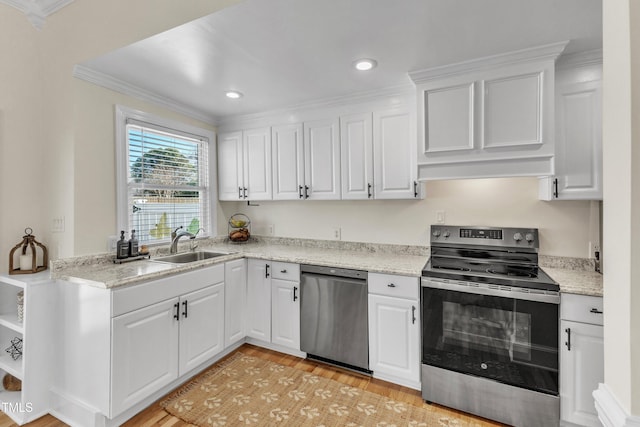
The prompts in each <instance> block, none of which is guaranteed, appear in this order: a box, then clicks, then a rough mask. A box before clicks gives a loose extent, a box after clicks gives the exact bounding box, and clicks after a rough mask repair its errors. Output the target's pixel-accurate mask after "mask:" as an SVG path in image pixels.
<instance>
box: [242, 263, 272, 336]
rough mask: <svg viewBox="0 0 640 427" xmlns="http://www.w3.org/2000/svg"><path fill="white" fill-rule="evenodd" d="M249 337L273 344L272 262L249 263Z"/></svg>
mask: <svg viewBox="0 0 640 427" xmlns="http://www.w3.org/2000/svg"><path fill="white" fill-rule="evenodd" d="M247 336H248V337H250V338H255V339H257V340H261V341H266V342H271V262H269V261H264V260H258V259H250V260H249V261H248V262H247Z"/></svg>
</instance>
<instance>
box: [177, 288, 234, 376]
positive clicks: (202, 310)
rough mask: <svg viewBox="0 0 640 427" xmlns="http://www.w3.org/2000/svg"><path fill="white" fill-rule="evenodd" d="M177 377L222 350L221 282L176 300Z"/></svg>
mask: <svg viewBox="0 0 640 427" xmlns="http://www.w3.org/2000/svg"><path fill="white" fill-rule="evenodd" d="M180 314H181V316H180V347H179V348H180V351H179V362H180V364H179V369H178V374H179V375H180V376H182V375H184V374H186V373H187V372H189V371H190V370H192V369H194V368H196V367H197V366H198V365H200V364H201V363H203V362H205V361H207V360H209V359H210V358H212V357H213V356H215V355H216V354H218V353H220V352H221V351H222V350H223V349H224V282H220V283H217V284H215V285H213V286H209V287H208V288H205V289H201V290H199V291H195V292H191V293H189V294H186V295H184V296H182V297H180Z"/></svg>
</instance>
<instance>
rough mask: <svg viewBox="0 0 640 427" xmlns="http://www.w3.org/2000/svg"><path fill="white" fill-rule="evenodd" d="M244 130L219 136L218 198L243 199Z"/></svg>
mask: <svg viewBox="0 0 640 427" xmlns="http://www.w3.org/2000/svg"><path fill="white" fill-rule="evenodd" d="M243 162H244V160H243V153H242V132H230V133H225V134H220V135H219V136H218V198H219V199H220V200H241V199H243V188H244V182H243V170H244V166H243Z"/></svg>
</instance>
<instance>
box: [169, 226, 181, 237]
mask: <svg viewBox="0 0 640 427" xmlns="http://www.w3.org/2000/svg"><path fill="white" fill-rule="evenodd" d="M181 228H182V226H180V227H177V228H176V229H175V230H173V231H172V232H171V240H173V239H175V238H176V236H177V234H178V230H180V229H181Z"/></svg>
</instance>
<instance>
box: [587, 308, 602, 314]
mask: <svg viewBox="0 0 640 427" xmlns="http://www.w3.org/2000/svg"><path fill="white" fill-rule="evenodd" d="M589 311H590V312H591V313H593V314H602V311H601V310H598V309H597V308H595V307H594V308H592V309H591V310H589Z"/></svg>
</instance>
